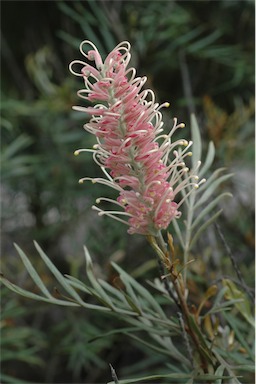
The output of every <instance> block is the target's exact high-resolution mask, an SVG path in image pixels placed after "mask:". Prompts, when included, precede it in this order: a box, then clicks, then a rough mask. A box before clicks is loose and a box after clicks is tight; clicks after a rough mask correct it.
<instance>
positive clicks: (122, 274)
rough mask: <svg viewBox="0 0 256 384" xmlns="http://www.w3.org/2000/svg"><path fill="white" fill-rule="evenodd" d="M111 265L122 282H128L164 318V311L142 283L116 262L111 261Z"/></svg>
mask: <svg viewBox="0 0 256 384" xmlns="http://www.w3.org/2000/svg"><path fill="white" fill-rule="evenodd" d="M112 265H113V267H114V268H115V269H116V270H117V272H118V273H119V274H120V278H121V279H122V281H124V283H125V281H127V282H129V283H130V284H131V285H132V286H133V287H134V288H135V289H136V291H137V292H138V293H139V294H140V295H141V296H142V297H143V298H144V299H145V300H146V301H147V302H148V303H149V304H150V305H151V308H153V310H154V311H156V312H157V313H158V314H159V315H160V317H161V318H164V319H166V314H165V313H164V311H163V310H162V308H161V307H160V305H159V304H158V303H157V301H156V300H155V299H154V297H153V296H152V295H151V294H150V292H149V291H148V290H147V289H146V288H144V287H143V286H142V285H140V284H139V283H138V282H137V281H136V280H135V279H133V278H132V277H131V276H130V275H128V274H127V273H126V272H125V271H124V270H123V269H122V268H120V267H119V266H118V265H117V264H115V263H112Z"/></svg>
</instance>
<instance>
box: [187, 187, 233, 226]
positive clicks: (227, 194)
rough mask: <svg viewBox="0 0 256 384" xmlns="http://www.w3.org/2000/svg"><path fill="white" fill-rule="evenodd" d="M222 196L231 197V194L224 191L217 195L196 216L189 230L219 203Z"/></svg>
mask: <svg viewBox="0 0 256 384" xmlns="http://www.w3.org/2000/svg"><path fill="white" fill-rule="evenodd" d="M224 197H232V194H231V193H229V192H224V193H222V194H221V195H219V196H217V197H216V198H215V199H214V200H213V201H212V202H211V203H210V204H208V205H207V206H206V207H205V208H204V209H203V210H202V211H201V212H200V213H199V215H198V216H197V217H196V219H195V221H194V222H193V224H192V226H191V231H193V230H194V228H195V227H196V226H197V225H198V224H199V223H200V222H201V221H202V220H203V219H204V217H205V216H206V215H207V214H208V213H209V212H210V211H212V210H213V208H215V207H216V205H217V204H218V203H219V201H220V200H222V199H223V198H224Z"/></svg>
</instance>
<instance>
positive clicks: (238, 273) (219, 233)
mask: <svg viewBox="0 0 256 384" xmlns="http://www.w3.org/2000/svg"><path fill="white" fill-rule="evenodd" d="M215 228H216V229H217V232H218V235H219V237H220V239H221V241H222V243H223V245H224V247H225V249H226V251H227V254H228V256H229V258H230V260H231V263H232V265H233V268H234V270H235V272H236V275H237V277H238V280H239V281H240V285H241V286H242V287H243V288H244V290H245V291H246V293H247V294H248V296H249V297H250V299H251V300H252V301H253V302H254V296H253V294H252V293H251V292H250V290H249V289H248V287H247V284H246V283H245V281H244V279H243V276H242V273H241V271H240V269H239V267H238V265H237V262H236V260H235V258H234V256H233V254H232V252H231V249H230V247H229V245H228V243H227V242H226V240H225V238H224V236H223V233H222V231H221V229H220V226H219V225H218V224H217V223H215Z"/></svg>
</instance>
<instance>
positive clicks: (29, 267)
mask: <svg viewBox="0 0 256 384" xmlns="http://www.w3.org/2000/svg"><path fill="white" fill-rule="evenodd" d="M14 246H15V248H16V250H17V252H18V253H19V255H20V257H21V260H22V261H23V264H24V265H25V267H26V269H27V271H28V273H29V274H30V276H31V278H32V279H33V280H34V282H35V284H36V285H37V286H38V288H39V289H40V290H41V291H42V293H43V294H44V295H45V296H46V297H48V298H49V299H51V298H52V295H51V294H50V292H49V291H48V289H47V288H46V286H45V285H44V283H43V281H42V280H41V278H40V277H39V275H38V273H37V271H36V270H35V268H34V267H33V265H32V264H31V262H30V260H29V259H28V257H27V256H26V255H25V253H24V252H23V251H22V249H21V248H20V247H19V246H18V245H17V244H15V243H14Z"/></svg>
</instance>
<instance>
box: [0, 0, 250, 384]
mask: <svg viewBox="0 0 256 384" xmlns="http://www.w3.org/2000/svg"><path fill="white" fill-rule="evenodd" d="M84 39H90V40H92V41H93V42H94V44H96V46H97V47H98V49H99V50H100V52H101V53H102V55H103V56H105V55H106V54H107V52H109V51H110V50H112V49H113V47H114V46H115V45H116V44H118V43H119V42H120V41H122V40H129V41H130V43H131V44H132V54H133V57H132V65H133V66H135V67H136V68H137V73H138V75H146V76H147V77H148V87H150V88H152V89H153V90H154V91H155V93H156V95H157V99H158V101H159V102H160V103H161V102H164V101H169V102H170V103H171V108H170V109H169V110H167V111H165V113H164V120H165V122H166V129H167V130H168V128H170V127H171V125H172V118H173V117H174V116H177V117H178V119H179V121H183V122H185V123H186V125H187V127H188V128H187V130H186V131H187V133H186V134H187V136H188V137H189V119H190V113H191V112H195V113H196V116H197V118H198V121H199V125H200V129H201V133H202V136H203V138H204V141H205V144H206V145H207V143H208V142H209V140H212V141H213V142H214V144H215V146H216V151H217V157H216V160H215V164H216V168H217V167H219V166H225V167H227V168H228V170H229V171H231V172H234V177H233V178H232V180H231V181H230V182H229V184H228V185H225V186H224V187H223V188H225V189H228V190H229V191H231V192H232V194H233V195H234V198H233V199H232V200H230V201H229V202H225V206H224V207H223V208H224V212H223V215H222V217H221V220H220V223H219V224H220V226H221V229H222V231H223V233H224V235H225V237H226V240H227V242H228V243H229V245H230V247H231V249H232V252H233V255H234V257H235V259H236V260H237V262H238V263H239V266H240V268H241V273H242V274H243V277H244V279H245V280H246V282H247V284H248V285H249V286H253V279H254V274H253V268H252V266H253V259H254V45H255V42H254V2H253V1H249V0H244V1H235V0H233V1H229V0H222V1H212V0H202V1H93V0H92V1H39V2H32V1H11V2H9V1H3V2H2V3H1V48H2V49H1V81H2V82H1V137H2V141H1V145H2V148H1V172H2V173H1V180H2V183H1V202H2V231H1V236H2V248H1V253H2V266H1V270H2V272H3V273H4V274H5V276H7V277H8V278H10V280H11V281H14V282H15V283H16V284H20V285H22V286H23V287H26V288H29V289H31V290H33V289H34V287H33V284H32V283H31V282H30V281H29V280H28V279H27V275H26V272H25V270H24V267H23V266H22V265H21V263H20V261H19V259H18V257H17V254H16V252H15V250H14V247H13V242H16V243H17V244H19V246H20V247H21V248H22V249H23V250H24V251H25V252H26V253H27V254H28V255H30V257H31V260H32V261H33V263H34V265H36V266H37V269H38V271H39V272H40V274H41V275H42V276H43V279H44V281H45V282H48V283H49V285H51V284H53V283H52V281H51V276H48V275H47V274H45V272H44V269H43V266H42V265H41V264H40V262H39V260H38V258H37V256H36V252H35V251H34V248H33V242H32V240H33V239H35V240H37V241H38V242H39V244H40V245H41V247H42V248H43V249H44V251H45V252H46V253H47V254H48V255H49V256H50V257H51V259H52V260H53V261H54V263H55V264H56V265H57V266H58V268H59V269H60V271H61V272H63V273H68V274H72V275H73V276H77V277H79V278H81V279H82V278H83V276H84V270H83V263H84V259H83V244H86V245H87V247H88V248H89V250H90V252H91V254H92V256H93V258H94V260H95V265H96V269H97V273H98V274H99V276H103V277H104V278H106V279H111V269H110V267H109V260H110V259H112V260H114V259H115V260H120V263H122V266H123V267H125V268H126V269H127V270H128V271H129V272H131V273H135V274H136V273H137V276H138V278H142V277H143V279H144V277H145V276H146V277H152V276H153V277H154V276H155V273H156V271H155V269H152V264H148V261H149V260H151V256H152V255H151V251H150V249H149V247H148V246H147V244H146V242H145V240H144V238H143V237H140V236H132V237H131V236H129V235H127V234H126V228H125V227H122V226H120V225H119V224H117V223H115V222H113V221H111V220H110V219H107V218H106V219H103V218H98V217H97V215H96V214H95V213H94V212H92V211H91V205H92V204H93V203H94V200H95V199H96V198H97V197H99V196H106V195H108V196H111V194H112V195H113V196H114V194H113V192H112V191H110V190H108V189H106V188H102V187H98V186H97V187H95V186H92V185H91V184H90V183H88V184H84V185H79V184H78V179H79V178H81V177H84V176H86V175H91V176H92V175H96V174H100V173H99V170H98V169H97V166H96V165H95V164H94V163H93V161H92V160H91V158H90V155H89V154H81V155H80V156H79V157H74V156H73V152H74V150H76V149H77V148H83V147H90V146H92V145H93V143H94V141H93V137H91V136H90V135H89V134H88V133H86V132H85V131H84V130H83V128H82V126H83V124H84V123H86V118H87V117H86V115H83V114H81V113H78V112H74V111H72V109H71V107H72V105H77V104H79V105H82V104H81V103H82V101H80V100H78V98H77V96H76V92H77V90H78V89H80V88H82V82H81V80H80V79H78V78H73V76H72V75H71V74H70V73H69V71H68V64H69V63H70V61H72V60H73V59H80V58H81V56H80V53H79V51H78V47H79V44H80V42H81V41H82V40H84ZM183 132H184V131H183ZM195 253H196V254H197V255H199V256H200V257H201V259H202V263H204V264H205V268H204V271H205V270H206V272H205V273H206V275H205V276H203V277H204V279H205V281H207V280H209V278H210V280H211V281H213V280H214V279H216V278H217V277H218V276H219V275H220V274H221V273H222V274H224V275H225V274H226V275H229V276H234V275H235V273H234V271H233V269H232V265H231V261H230V260H229V258H228V257H227V255H226V253H225V249H223V245H222V244H221V242H220V241H219V239H218V235H217V234H216V231H215V228H214V227H212V228H211V229H210V230H209V231H208V232H207V234H206V235H205V236H204V239H203V240H202V241H201V243H200V244H199V247H198V249H196V250H195ZM153 267H154V264H153ZM138 268H140V269H139V270H138ZM136 271H137V272H136ZM138 271H139V272H138ZM194 294H196V292H194ZM2 307H3V308H2V320H1V326H2V337H1V340H2V354H1V359H2V374H3V376H2V379H1V382H2V383H4V382H6V383H16V384H17V383H22V382H32V383H80V382H83V383H92V382H106V381H107V380H110V379H111V377H110V370H109V366H108V363H111V364H112V365H113V366H114V367H115V368H116V369H117V371H118V373H119V374H120V377H121V376H122V375H129V374H137V373H138V372H139V373H140V375H142V373H143V372H146V373H147V374H149V373H150V372H154V369H155V370H156V369H158V368H159V367H161V359H162V357H161V356H160V357H159V356H157V355H156V354H153V353H152V352H150V351H145V350H144V348H141V347H140V346H139V345H137V344H135V342H134V341H131V342H130V343H127V339H126V338H125V337H123V336H120V335H112V336H111V337H102V338H100V339H98V340H96V341H94V342H90V339H92V338H94V337H95V336H96V335H99V334H101V333H102V334H104V333H105V332H107V331H109V330H111V329H112V328H115V327H118V325H119V323H118V321H117V322H116V323H115V322H114V321H112V322H109V321H106V317H102V315H98V314H97V313H88V312H86V311H84V310H72V311H70V309H65V308H57V307H49V306H48V305H43V304H38V303H34V302H30V301H29V300H27V299H23V298H20V297H17V296H15V295H14V294H12V293H10V292H7V291H6V290H5V289H2ZM124 345H125V347H124Z"/></svg>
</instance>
